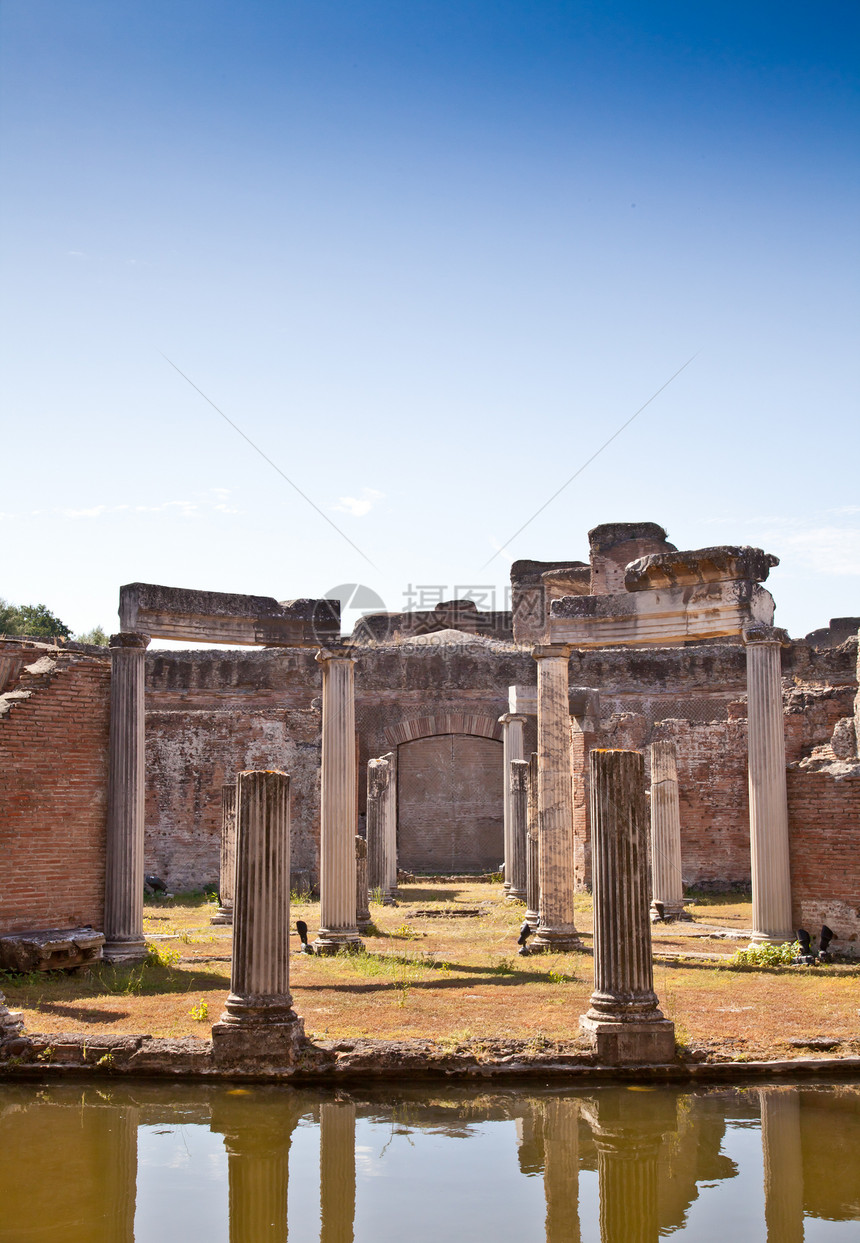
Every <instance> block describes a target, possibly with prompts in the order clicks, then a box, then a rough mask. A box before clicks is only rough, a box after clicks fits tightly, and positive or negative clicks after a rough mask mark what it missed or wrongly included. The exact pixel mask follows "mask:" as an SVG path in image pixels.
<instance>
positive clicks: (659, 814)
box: [651, 740, 686, 919]
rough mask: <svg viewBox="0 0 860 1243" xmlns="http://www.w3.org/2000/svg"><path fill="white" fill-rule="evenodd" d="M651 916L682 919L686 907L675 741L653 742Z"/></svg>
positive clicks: (653, 917) (654, 917)
mask: <svg viewBox="0 0 860 1243" xmlns="http://www.w3.org/2000/svg"><path fill="white" fill-rule="evenodd" d="M651 879H652V889H651V897H652V899H653V902H652V906H651V918H652V919H658V918H659V917H660V913H659V911H657V910H656V909H655V907H654V905H653V903H656V902H659V904H660V906H661V907H662V908H663V917H664V918H667V919H679V918H682V917H684V916H686V911H685V910H684V883H683V880H682V878H681V804H680V801H679V799H678V764H677V756H676V747H675V744H674V742H669V741H665V740H664V741H661V742H652V743H651Z"/></svg>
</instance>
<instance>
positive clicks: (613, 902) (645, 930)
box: [581, 750, 675, 1062]
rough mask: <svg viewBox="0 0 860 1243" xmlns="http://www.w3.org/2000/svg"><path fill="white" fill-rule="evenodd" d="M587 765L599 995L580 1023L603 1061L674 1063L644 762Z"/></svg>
mask: <svg viewBox="0 0 860 1243" xmlns="http://www.w3.org/2000/svg"><path fill="white" fill-rule="evenodd" d="M590 763H591V831H592V852H593V853H592V869H593V878H594V992H593V993H592V995H591V1007H590V1009H589V1011H588V1013H587V1014H586V1015H585V1016H583V1018H582V1020H581V1025H582V1027H583V1030H584V1031H586V1032H587V1033H588V1034H589V1035H591V1037H592V1040H593V1041H594V1043H595V1044H596V1046H597V1050H598V1054H599V1055H600V1056H601V1057H602V1058H605V1059H606V1060H609V1061H618V1062H626V1061H630V1062H643V1061H660V1062H662V1061H669V1060H671V1059H672V1057H674V1052H675V1040H674V1027H673V1025H672V1024H671V1023H668V1022H666V1020H665V1019H664V1018H663V1015H662V1014H661V1013H660V1011H659V1010H658V1008H657V996H656V994H655V992H654V981H653V966H652V957H651V927H650V923H649V920H648V890H649V884H648V855H647V832H648V830H647V817H646V811H645V788H644V782H645V774H644V764H643V761H642V756H641V755H640V754H639V752H638V751H604V750H599V751H592V752H591V757H590Z"/></svg>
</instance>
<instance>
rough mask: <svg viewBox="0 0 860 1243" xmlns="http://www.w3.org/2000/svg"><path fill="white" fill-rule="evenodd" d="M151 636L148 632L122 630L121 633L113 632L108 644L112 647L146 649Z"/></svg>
mask: <svg viewBox="0 0 860 1243" xmlns="http://www.w3.org/2000/svg"><path fill="white" fill-rule="evenodd" d="M149 642H150V638H149V635H148V634H140V633H138V632H132V631H128V630H121V631H120V633H119V634H112V635H111V637H110V641H109V643H108V646H109V647H110V648H111V649H114V650H116V649H119V650H120V651H121V650H122V649H123V648H125V649H132V650H133V649H137V650H141V649H143V650H145V649H146V648H148V647H149Z"/></svg>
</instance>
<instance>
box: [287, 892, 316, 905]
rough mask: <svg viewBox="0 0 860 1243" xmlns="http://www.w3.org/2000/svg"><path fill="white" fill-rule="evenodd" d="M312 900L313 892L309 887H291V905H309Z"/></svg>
mask: <svg viewBox="0 0 860 1243" xmlns="http://www.w3.org/2000/svg"><path fill="white" fill-rule="evenodd" d="M310 902H311V894H310V890H309V889H291V890H290V905H291V906H309V905H310Z"/></svg>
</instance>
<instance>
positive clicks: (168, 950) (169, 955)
mask: <svg viewBox="0 0 860 1243" xmlns="http://www.w3.org/2000/svg"><path fill="white" fill-rule="evenodd" d="M178 962H179V950H177V949H173V947H172V946H169V945H155V944H153V943H152V942H151V941H150V942H148V943H147V946H146V964H147V966H150V967H167V968H168V969H169V968H171V967H175V966H176V964H177V963H178Z"/></svg>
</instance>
